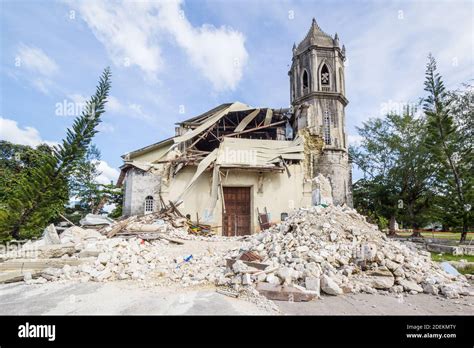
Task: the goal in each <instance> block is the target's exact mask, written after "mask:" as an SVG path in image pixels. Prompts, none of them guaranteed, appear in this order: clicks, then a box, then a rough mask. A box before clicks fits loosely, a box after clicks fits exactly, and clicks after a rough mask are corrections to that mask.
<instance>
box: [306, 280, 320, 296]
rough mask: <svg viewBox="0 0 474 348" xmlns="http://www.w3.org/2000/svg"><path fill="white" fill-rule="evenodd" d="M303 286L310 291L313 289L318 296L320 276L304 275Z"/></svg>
mask: <svg viewBox="0 0 474 348" xmlns="http://www.w3.org/2000/svg"><path fill="white" fill-rule="evenodd" d="M304 284H305V288H306V289H307V290H310V291H315V292H316V294H317V296H318V297H319V296H320V293H321V280H320V278H316V277H306V278H305V281H304Z"/></svg>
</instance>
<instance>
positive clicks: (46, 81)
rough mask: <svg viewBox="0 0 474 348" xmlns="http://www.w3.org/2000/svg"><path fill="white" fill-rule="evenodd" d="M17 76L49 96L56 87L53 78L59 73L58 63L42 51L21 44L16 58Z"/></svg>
mask: <svg viewBox="0 0 474 348" xmlns="http://www.w3.org/2000/svg"><path fill="white" fill-rule="evenodd" d="M15 66H16V68H17V70H16V71H15V72H16V74H18V75H19V76H22V78H24V79H25V80H28V81H29V83H30V84H31V85H32V86H33V87H34V88H35V89H37V90H38V91H40V92H41V93H44V94H49V91H50V89H51V87H52V86H53V85H54V84H53V82H52V81H51V77H52V76H53V75H55V74H56V73H57V72H58V71H59V67H58V65H57V64H56V62H55V61H54V60H53V59H52V58H51V57H49V56H48V55H47V54H46V53H45V52H44V51H43V50H42V49H40V48H38V47H34V46H28V45H25V44H23V43H20V44H19V46H18V50H17V53H16V57H15Z"/></svg>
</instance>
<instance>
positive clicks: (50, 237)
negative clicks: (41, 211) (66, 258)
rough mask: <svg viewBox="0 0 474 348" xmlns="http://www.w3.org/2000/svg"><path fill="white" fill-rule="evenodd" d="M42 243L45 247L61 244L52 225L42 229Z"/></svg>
mask: <svg viewBox="0 0 474 348" xmlns="http://www.w3.org/2000/svg"><path fill="white" fill-rule="evenodd" d="M43 241H44V244H45V245H50V244H61V240H60V239H59V235H58V232H57V231H56V227H55V226H54V224H50V225H49V226H48V227H46V228H45V229H44V231H43Z"/></svg>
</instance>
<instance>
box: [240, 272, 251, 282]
mask: <svg viewBox="0 0 474 348" xmlns="http://www.w3.org/2000/svg"><path fill="white" fill-rule="evenodd" d="M250 284H252V279H251V277H250V274H248V273H244V274H243V275H242V285H250Z"/></svg>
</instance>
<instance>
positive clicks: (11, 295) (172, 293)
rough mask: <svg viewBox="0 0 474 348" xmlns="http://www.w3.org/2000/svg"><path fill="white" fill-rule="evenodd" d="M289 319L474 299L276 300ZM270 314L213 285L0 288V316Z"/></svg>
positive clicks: (470, 304) (434, 311) (471, 310)
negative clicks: (179, 287) (290, 317)
mask: <svg viewBox="0 0 474 348" xmlns="http://www.w3.org/2000/svg"><path fill="white" fill-rule="evenodd" d="M276 303H277V305H278V307H279V308H280V309H281V312H282V314H287V315H466V314H467V315H473V314H474V298H473V297H469V298H467V297H465V298H463V299H456V300H448V299H445V298H442V297H436V296H431V295H426V294H418V295H408V296H403V297H400V298H397V297H393V296H384V295H369V294H350V295H344V296H337V297H334V296H324V297H323V299H320V300H314V301H311V302H299V303H291V302H276ZM2 314H3V315H18V314H19V315H21V314H32V315H53V314H65V315H75V314H91V315H94V314H117V315H120V314H125V315H126V314H131V315H134V314H136V315H139V314H141V315H196V314H197V315H262V314H264V315H269V314H275V312H266V311H265V310H263V309H261V308H259V307H257V305H255V304H253V303H250V302H247V301H244V300H239V299H235V298H231V297H227V296H224V295H221V294H218V293H216V292H215V290H214V289H213V288H212V287H211V286H209V287H203V288H199V289H178V288H173V289H172V288H160V287H145V286H143V284H141V283H139V282H132V281H129V282H127V281H121V282H109V283H96V282H88V283H79V282H64V283H63V282H52V283H46V284H41V285H40V284H35V285H27V284H25V283H23V282H19V283H13V284H3V285H0V315H2Z"/></svg>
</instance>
